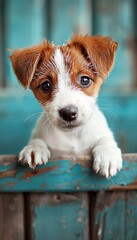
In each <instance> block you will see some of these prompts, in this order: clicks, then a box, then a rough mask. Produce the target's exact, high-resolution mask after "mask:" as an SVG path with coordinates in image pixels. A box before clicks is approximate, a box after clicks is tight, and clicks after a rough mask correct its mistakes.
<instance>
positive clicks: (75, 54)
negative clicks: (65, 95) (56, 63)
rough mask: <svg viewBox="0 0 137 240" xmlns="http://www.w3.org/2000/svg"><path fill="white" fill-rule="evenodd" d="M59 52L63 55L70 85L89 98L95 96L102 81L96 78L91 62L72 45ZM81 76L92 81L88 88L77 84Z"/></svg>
mask: <svg viewBox="0 0 137 240" xmlns="http://www.w3.org/2000/svg"><path fill="white" fill-rule="evenodd" d="M61 51H62V53H63V55H64V61H65V65H66V68H67V71H68V72H69V74H70V78H71V83H72V85H74V87H76V88H78V89H80V90H82V91H83V92H84V93H85V94H87V95H89V96H92V95H97V94H98V92H99V89H100V86H101V84H102V79H101V78H100V77H99V76H98V74H97V72H96V71H95V69H93V67H91V62H89V61H87V60H86V59H85V56H83V54H82V53H81V51H79V50H78V49H77V48H75V47H74V46H72V45H71V46H69V45H66V46H63V47H62V48H61ZM81 76H88V77H89V78H90V79H92V83H91V85H90V86H89V87H87V88H83V87H82V86H81V85H80V84H79V79H80V77H81Z"/></svg>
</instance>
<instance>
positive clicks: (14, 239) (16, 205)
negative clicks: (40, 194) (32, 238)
mask: <svg viewBox="0 0 137 240" xmlns="http://www.w3.org/2000/svg"><path fill="white" fill-rule="evenodd" d="M0 239H1V240H8V239H9V240H25V234H24V203H23V195H22V194H9V193H4V194H0Z"/></svg>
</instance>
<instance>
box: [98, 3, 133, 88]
mask: <svg viewBox="0 0 137 240" xmlns="http://www.w3.org/2000/svg"><path fill="white" fill-rule="evenodd" d="M133 18H134V15H133V0H131V1H129V0H124V1H122V0H120V1H119V0H116V1H109V0H94V1H93V33H94V34H103V35H109V36H111V37H113V38H114V39H115V40H116V41H117V42H118V43H119V47H118V52H117V56H116V63H115V67H114V69H113V71H112V73H111V74H110V77H109V79H108V81H107V84H105V85H104V92H105V90H106V91H111V92H114V91H119V92H124V91H125V92H126V91H129V90H130V89H133V87H134V70H135V69H134V55H135V54H136V52H135V48H134V46H133V40H134V31H135V28H136V23H135V22H134V20H133Z"/></svg>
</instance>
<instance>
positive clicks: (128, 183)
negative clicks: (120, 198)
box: [0, 154, 137, 192]
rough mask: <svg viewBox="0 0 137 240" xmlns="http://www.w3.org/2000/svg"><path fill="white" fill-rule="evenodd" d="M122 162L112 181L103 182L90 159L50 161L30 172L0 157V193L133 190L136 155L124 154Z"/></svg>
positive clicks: (12, 158)
mask: <svg viewBox="0 0 137 240" xmlns="http://www.w3.org/2000/svg"><path fill="white" fill-rule="evenodd" d="M66 159H67V158H66ZM123 160H124V161H123V169H122V170H121V171H120V172H118V173H117V175H116V176H115V177H113V178H110V179H106V178H104V177H101V176H100V175H99V174H95V172H94V171H93V170H92V159H91V160H86V159H84V158H79V159H77V160H75V161H74V160H72V159H69V160H50V161H49V162H48V163H47V164H46V165H42V166H38V167H37V168H36V169H35V170H32V169H30V168H28V167H24V166H21V165H19V164H18V163H17V157H16V156H1V157H0V191H2V192H7V191H8V192H9V191H10V192H15V191H17V192H18V191H19V192H24V191H31V192H32V191H41V192H45V191H46V192H55V191H57V192H63V191H64V192H66V191H67V192H68V191H70V192H72V191H77V192H79V191H92V190H93V191H98V190H111V191H112V190H122V189H131V190H133V189H137V154H125V155H123Z"/></svg>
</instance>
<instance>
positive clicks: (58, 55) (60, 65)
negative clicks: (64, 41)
mask: <svg viewBox="0 0 137 240" xmlns="http://www.w3.org/2000/svg"><path fill="white" fill-rule="evenodd" d="M54 61H55V64H56V67H57V70H58V85H59V86H64V85H65V86H68V85H70V77H69V73H68V72H67V69H66V66H65V62H64V56H63V54H62V52H61V50H60V49H59V48H57V49H56V50H55V53H54Z"/></svg>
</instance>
